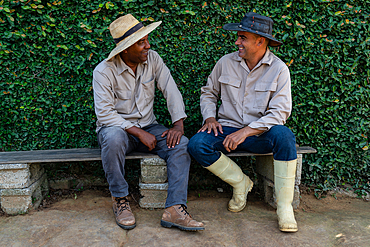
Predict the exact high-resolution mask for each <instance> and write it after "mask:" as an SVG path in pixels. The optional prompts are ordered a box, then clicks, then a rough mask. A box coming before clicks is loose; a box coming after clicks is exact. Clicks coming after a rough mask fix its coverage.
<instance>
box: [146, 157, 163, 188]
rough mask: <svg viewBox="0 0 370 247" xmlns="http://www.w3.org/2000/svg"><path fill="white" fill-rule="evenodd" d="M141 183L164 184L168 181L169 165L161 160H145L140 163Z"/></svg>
mask: <svg viewBox="0 0 370 247" xmlns="http://www.w3.org/2000/svg"><path fill="white" fill-rule="evenodd" d="M140 168H141V182H143V183H164V182H166V181H167V164H166V162H165V161H164V160H163V159H161V158H145V159H141V161H140Z"/></svg>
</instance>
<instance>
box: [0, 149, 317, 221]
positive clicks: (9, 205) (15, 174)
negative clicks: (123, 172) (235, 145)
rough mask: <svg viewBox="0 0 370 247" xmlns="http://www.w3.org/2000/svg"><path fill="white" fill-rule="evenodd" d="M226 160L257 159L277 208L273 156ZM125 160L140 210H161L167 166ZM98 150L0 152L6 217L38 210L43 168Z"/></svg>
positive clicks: (147, 157)
mask: <svg viewBox="0 0 370 247" xmlns="http://www.w3.org/2000/svg"><path fill="white" fill-rule="evenodd" d="M297 151H298V165H297V174H296V183H295V194H294V202H293V206H294V207H295V208H296V207H298V205H299V185H300V183H301V172H302V154H304V153H315V152H316V150H315V149H313V148H310V147H299V148H297ZM227 156H229V157H231V158H232V157H242V156H256V161H257V173H258V175H259V177H260V179H261V181H262V183H260V184H261V185H262V192H263V194H264V199H265V201H266V202H267V203H269V204H270V205H271V206H273V207H276V201H275V196H274V189H273V188H274V165H273V158H272V154H263V155H261V154H252V153H246V152H236V153H230V154H227ZM126 159H140V167H141V176H140V183H139V187H140V193H141V196H142V197H141V198H140V201H139V204H140V207H142V208H164V207H165V202H166V198H167V189H168V183H167V166H166V162H165V161H164V160H163V159H161V158H159V157H158V156H157V155H153V154H147V153H136V152H133V153H130V154H129V155H127V156H126ZM99 160H101V156H100V149H89V148H77V149H59V150H37V151H17V152H0V204H1V208H2V210H3V211H4V212H6V213H7V214H23V213H26V212H27V211H28V210H29V209H31V208H37V207H38V206H39V205H40V203H41V202H42V200H43V198H44V197H45V195H46V194H47V193H48V190H49V186H48V180H47V178H46V174H45V171H44V168H43V165H46V164H47V163H55V162H72V161H99Z"/></svg>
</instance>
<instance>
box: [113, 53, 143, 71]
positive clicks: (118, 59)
mask: <svg viewBox="0 0 370 247" xmlns="http://www.w3.org/2000/svg"><path fill="white" fill-rule="evenodd" d="M114 59H115V64H116V66H117V73H118V74H119V75H120V74H122V73H123V72H125V71H126V70H127V71H128V70H129V68H130V67H129V66H128V65H127V64H126V63H125V62H124V61H123V60H122V58H121V56H120V55H117V56H116V57H115V58H114ZM147 64H148V60H146V61H145V62H143V63H141V64H139V65H138V67H139V66H140V65H147Z"/></svg>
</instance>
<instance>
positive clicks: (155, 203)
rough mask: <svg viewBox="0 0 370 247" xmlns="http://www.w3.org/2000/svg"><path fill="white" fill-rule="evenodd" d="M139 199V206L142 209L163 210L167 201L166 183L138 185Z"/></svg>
mask: <svg viewBox="0 0 370 247" xmlns="http://www.w3.org/2000/svg"><path fill="white" fill-rule="evenodd" d="M139 187H140V194H141V196H142V198H140V201H139V205H140V207H142V208H164V207H165V204H166V199H167V189H168V183H161V184H145V183H141V182H140V183H139Z"/></svg>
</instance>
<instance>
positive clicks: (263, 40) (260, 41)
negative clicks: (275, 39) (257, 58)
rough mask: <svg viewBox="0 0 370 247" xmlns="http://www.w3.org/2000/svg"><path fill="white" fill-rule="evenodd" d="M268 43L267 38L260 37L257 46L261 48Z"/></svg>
mask: <svg viewBox="0 0 370 247" xmlns="http://www.w3.org/2000/svg"><path fill="white" fill-rule="evenodd" d="M265 41H266V38H265V37H262V36H260V37H259V39H258V43H257V46H261V45H263V44H264V43H265Z"/></svg>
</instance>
